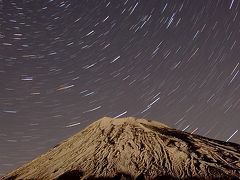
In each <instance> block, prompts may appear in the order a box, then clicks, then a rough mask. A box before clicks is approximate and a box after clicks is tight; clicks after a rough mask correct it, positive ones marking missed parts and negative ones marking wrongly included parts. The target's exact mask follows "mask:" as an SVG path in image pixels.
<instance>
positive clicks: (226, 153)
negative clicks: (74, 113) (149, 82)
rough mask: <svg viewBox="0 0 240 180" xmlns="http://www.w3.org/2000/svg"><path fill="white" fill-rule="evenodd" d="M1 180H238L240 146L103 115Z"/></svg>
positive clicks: (156, 123) (138, 120) (164, 126)
mask: <svg viewBox="0 0 240 180" xmlns="http://www.w3.org/2000/svg"><path fill="white" fill-rule="evenodd" d="M3 179H4V180H7V179H8V180H10V179H24V180H25V179H41V180H43V179H58V180H61V179H70V180H71V179H224V180H225V179H240V145H238V144H235V143H230V142H223V141H218V140H213V139H208V138H205V137H202V136H198V135H194V134H189V133H186V132H182V131H179V130H176V129H173V128H170V127H168V126H166V125H164V124H161V123H159V122H155V121H150V120H144V119H136V118H132V117H130V118H119V119H113V118H108V117H104V118H102V119H100V120H98V121H96V122H94V123H93V124H91V125H89V126H88V127H86V128H85V129H83V130H82V131H80V132H79V133H77V134H76V135H74V136H72V137H70V138H69V139H67V140H65V141H64V142H62V143H61V144H59V145H57V146H55V147H54V148H53V149H51V150H50V151H48V152H47V153H46V154H43V155H41V156H40V157H38V158H36V159H34V160H33V161H31V162H29V163H28V164H26V165H24V166H22V167H20V168H19V169H17V170H15V171H13V172H11V173H9V174H8V175H6V176H5V177H3Z"/></svg>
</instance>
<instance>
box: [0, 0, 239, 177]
mask: <svg viewBox="0 0 240 180" xmlns="http://www.w3.org/2000/svg"><path fill="white" fill-rule="evenodd" d="M0 24H1V26H0V27H1V28H0V84H1V86H0V87H1V88H0V175H1V174H5V173H6V172H8V171H10V170H13V169H15V168H16V167H18V166H20V165H22V164H24V163H25V162H27V161H29V160H31V159H33V158H34V157H36V156H38V155H40V154H42V153H43V152H46V151H47V150H48V149H49V148H51V147H53V146H55V145H56V144H57V143H59V142H60V141H62V140H63V139H65V138H67V137H69V136H71V135H72V134H74V133H76V132H78V131H80V130H81V129H82V128H84V127H86V126H87V125H89V124H90V123H92V122H93V121H95V120H96V119H98V118H101V117H103V116H110V117H125V116H136V117H143V118H147V119H153V120H159V121H161V122H162V123H165V124H167V125H169V126H171V127H174V128H177V129H179V130H184V131H186V132H189V133H195V134H199V135H205V136H207V137H209V138H215V139H219V140H223V141H230V142H235V143H240V133H239V129H240V73H239V70H240V68H239V67H240V65H239V62H240V1H237V0H235V1H234V0H216V1H211V0H178V1H166V0H161V1H160V0H21V1H20V0H0Z"/></svg>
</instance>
